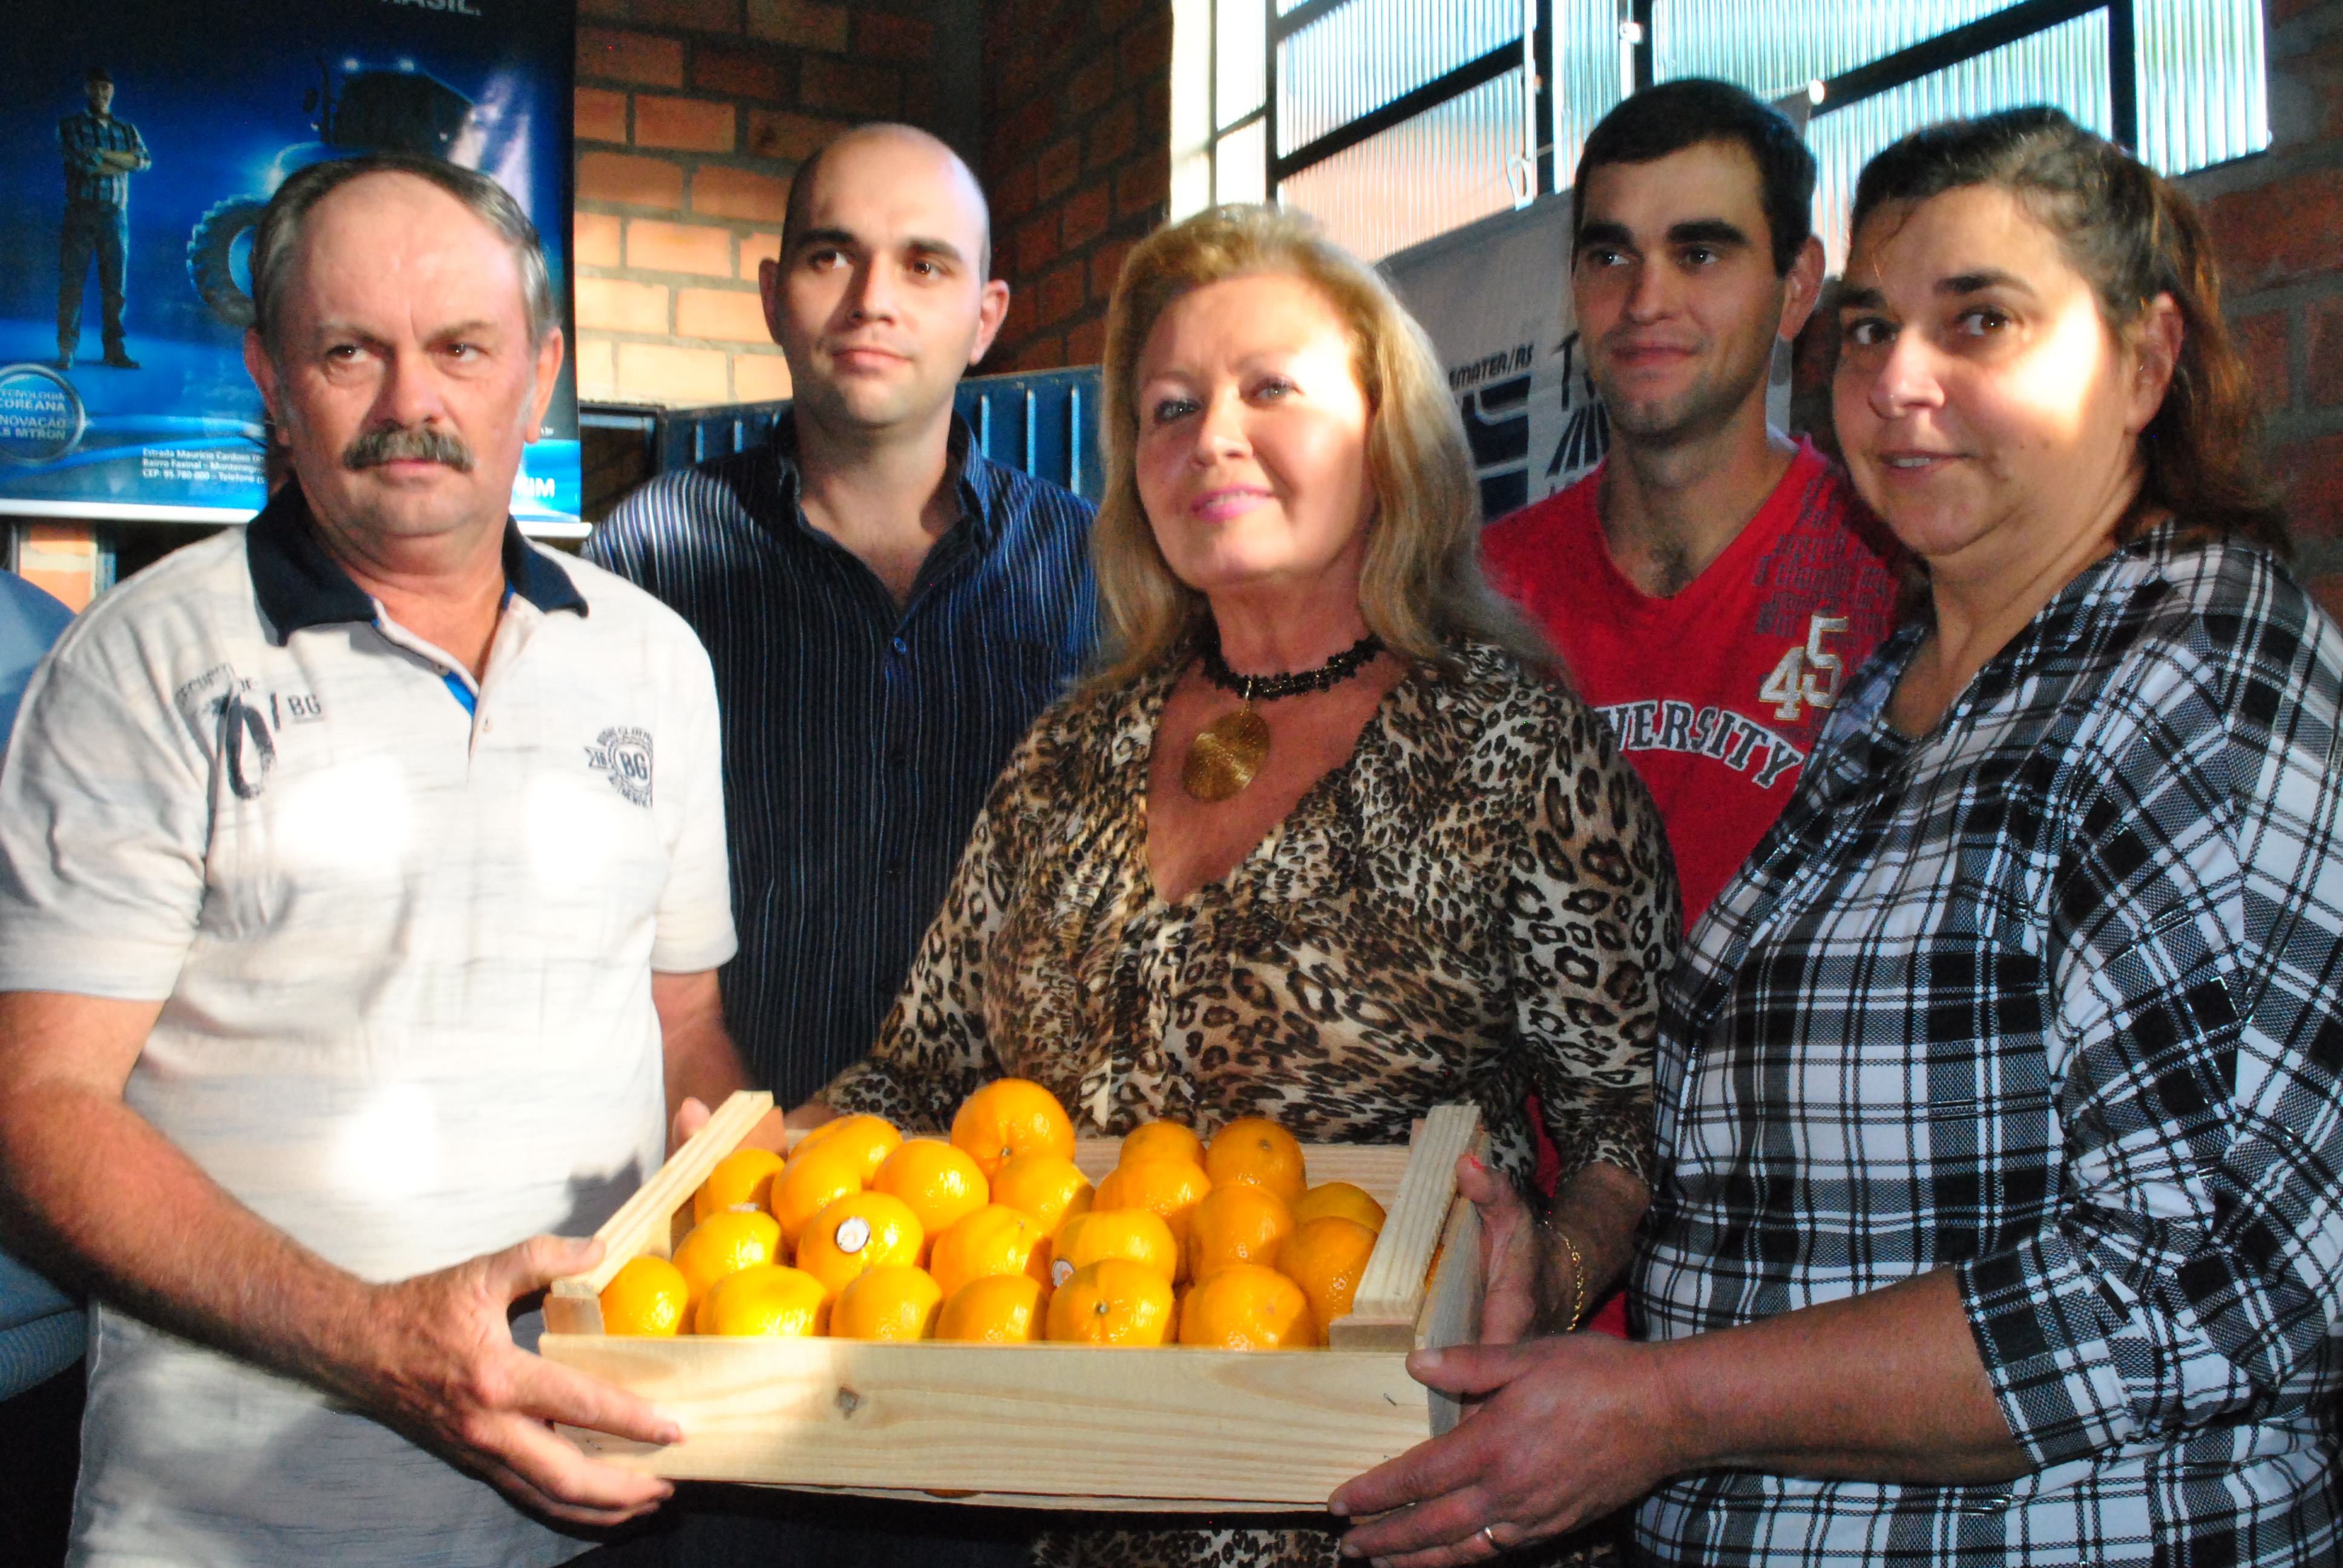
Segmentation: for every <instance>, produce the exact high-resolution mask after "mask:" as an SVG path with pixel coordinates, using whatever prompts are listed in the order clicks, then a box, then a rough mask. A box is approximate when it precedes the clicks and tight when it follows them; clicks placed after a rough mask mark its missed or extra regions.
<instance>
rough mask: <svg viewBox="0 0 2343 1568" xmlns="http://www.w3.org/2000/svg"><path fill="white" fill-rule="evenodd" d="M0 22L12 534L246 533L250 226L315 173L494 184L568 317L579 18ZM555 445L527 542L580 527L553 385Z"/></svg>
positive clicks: (258, 444)
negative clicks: (407, 159)
mask: <svg viewBox="0 0 2343 1568" xmlns="http://www.w3.org/2000/svg"><path fill="white" fill-rule="evenodd" d="M8 11H9V15H8V31H9V34H10V35H11V36H10V40H9V43H10V49H9V64H8V65H7V66H6V77H5V88H6V90H5V92H4V93H0V513H15V514H17V515H20V516H21V515H32V516H53V517H83V518H157V519H168V518H184V519H186V520H205V521H215V522H226V521H241V520H243V519H245V518H248V517H250V516H251V514H253V513H254V512H256V511H257V510H259V508H260V507H261V505H262V504H263V502H264V501H265V500H266V485H265V481H264V478H263V464H262V459H263V456H264V450H263V436H262V428H261V406H260V397H259V394H258V393H257V392H256V390H255V389H254V387H253V385H252V382H251V379H250V377H247V376H246V374H245V369H244V359H243V338H244V327H245V324H246V322H247V321H248V320H249V319H250V312H251V302H250V300H249V298H248V297H247V294H246V290H247V289H248V288H249V286H250V282H251V276H250V272H249V270H248V266H249V264H248V256H249V252H250V249H251V240H252V226H253V224H254V223H255V222H256V220H257V219H258V217H259V215H260V210H261V207H262V206H263V205H264V204H265V203H266V201H267V199H268V196H269V195H270V193H271V192H273V191H274V190H275V189H276V188H277V185H278V184H279V183H281V182H282V181H283V180H284V178H285V177H286V176H287V175H289V174H290V173H292V172H293V171H294V170H296V169H297V168H300V167H303V166H307V165H308V164H312V163H317V162H321V161H324V160H327V159H330V158H339V157H349V156H356V155H357V154H359V153H363V152H367V151H373V150H377V149H395V150H398V151H404V152H412V153H420V154H424V155H426V156H434V157H443V158H446V159H447V160H448V161H449V162H452V163H458V164H461V165H463V166H466V167H468V168H476V169H478V170H480V171H482V172H483V173H485V174H488V175H489V176H492V177H493V178H495V179H496V180H497V181H498V183H499V184H500V185H502V186H504V187H505V188H506V189H507V190H508V191H510V192H511V193H512V195H513V196H514V197H515V198H516V199H517V200H518V201H519V203H520V204H521V206H523V207H524V208H526V209H527V210H528V214H529V216H531V217H533V218H534V219H535V220H536V221H537V224H538V230H539V232H540V233H541V234H542V235H543V236H544V241H545V249H546V260H547V262H548V265H549V266H550V267H551V269H552V273H553V278H554V286H555V291H556V295H557V297H558V298H559V299H561V300H562V301H563V302H564V311H565V316H566V315H567V314H568V303H567V302H568V299H569V297H570V286H569V273H570V269H569V256H568V242H569V206H570V177H571V157H570V83H571V74H572V71H573V69H574V60H575V48H576V43H575V35H576V24H575V19H574V14H573V12H572V9H571V7H569V6H568V5H555V4H548V3H546V0H237V3H236V5H234V6H233V7H232V8H227V9H223V8H221V7H216V6H208V5H152V6H138V7H136V8H131V7H124V6H119V5H90V4H88V3H87V0H81V3H78V4H74V3H68V0H11V4H10V5H9V7H8ZM101 85H103V88H104V90H103V91H101ZM101 98H103V99H104V100H105V101H104V102H103V103H102V104H101V102H100V99H101ZM101 108H102V109H103V111H104V112H103V113H102V114H101V113H99V112H98V111H99V110H100V109H101ZM568 337H569V339H570V341H571V342H573V343H574V342H575V341H576V333H575V331H574V329H573V330H572V331H570V332H569V334H568ZM546 428H547V438H545V439H543V440H540V441H539V442H538V444H536V445H535V446H533V447H529V448H528V457H527V458H526V460H525V462H524V464H523V467H522V471H521V473H520V475H519V476H518V477H517V478H516V479H515V481H514V484H513V515H514V516H515V517H516V518H519V519H520V520H521V522H522V523H523V524H524V525H528V524H531V523H536V524H540V525H543V524H557V525H558V524H559V523H562V522H568V521H574V520H575V518H576V516H577V513H578V506H579V479H578V395H577V384H576V379H575V377H574V375H573V374H572V372H571V368H570V367H569V366H568V364H567V363H565V364H564V365H563V367H562V372H561V383H560V385H559V386H558V387H557V388H556V390H555V395H554V399H553V404H552V407H551V408H550V409H549V410H548V413H547V416H546Z"/></svg>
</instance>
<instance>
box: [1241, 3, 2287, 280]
mask: <svg viewBox="0 0 2343 1568" xmlns="http://www.w3.org/2000/svg"><path fill="white" fill-rule="evenodd" d="M1298 4H1300V0H1276V8H1277V11H1278V14H1279V15H1284V14H1285V13H1287V12H1289V11H1291V10H1292V9H1294V8H1295V6H1296V5H1298ZM1551 4H1552V10H1553V31H1552V37H1553V41H1554V53H1553V59H1552V71H1553V78H1554V80H1553V86H1554V120H1553V126H1552V136H1553V144H1554V183H1555V184H1556V185H1557V186H1566V185H1567V184H1568V183H1569V181H1570V179H1571V176H1572V173H1573V170H1574V167H1575V166H1576V163H1577V160H1578V155H1579V151H1580V149H1581V147H1582V146H1584V140H1585V136H1586V134H1587V132H1588V131H1589V130H1590V129H1591V128H1592V127H1593V126H1594V123H1595V122H1596V121H1597V120H1599V119H1600V118H1601V117H1602V116H1604V114H1605V113H1607V112H1608V111H1609V110H1610V109H1611V108H1612V107H1613V106H1614V105H1615V104H1616V103H1617V102H1618V101H1619V98H1620V96H1621V84H1622V77H1623V71H1622V65H1621V55H1620V44H1619V19H1620V15H1621V6H1620V5H1619V4H1618V3H1617V0H1551ZM2008 8H2009V6H2008V5H2007V3H2006V0H1896V4H1881V5H1872V4H1849V3H1848V0H1655V4H1654V6H1653V26H1652V39H1651V48H1652V69H1653V73H1654V79H1656V80H1660V81H1665V80H1668V79H1670V78H1673V77H1679V76H1693V75H1701V76H1720V77H1723V78H1725V80H1728V81H1733V82H1738V83H1740V84H1741V85H1743V86H1745V87H1747V88H1749V89H1750V90H1751V91H1752V92H1754V93H1755V94H1757V95H1759V96H1760V97H1765V98H1776V97H1779V96H1781V95H1785V94H1786V93H1789V92H1792V91H1795V90H1796V89H1797V88H1799V87H1801V86H1803V85H1805V84H1806V83H1808V82H1810V81H1818V80H1827V79H1828V78H1831V77H1834V76H1836V75H1841V74H1843V73H1845V72H1847V71H1851V70H1854V69H1855V68H1856V67H1859V66H1863V65H1869V64H1871V63H1873V62H1875V61H1877V60H1880V59H1883V58H1885V57H1886V56H1888V55H1894V54H1896V52H1897V51H1899V50H1902V49H1906V48H1909V47H1911V46H1913V45H1918V44H1922V43H1925V42H1926V41H1927V40H1928V39H1931V38H1934V37H1936V36H1938V35H1942V34H1944V33H1946V32H1949V31H1951V30H1952V29H1954V28H1956V27H1959V26H1961V25H1965V24H1967V23H1971V22H1975V21H1977V20H1979V19H1980V18H1982V17H1985V16H1987V15H1992V14H1994V13H1996V12H1999V11H2003V10H2006V9H2008ZM2133 11H2134V16H2135V29H2136V33H2135V35H2136V43H2137V87H2138V91H2137V101H2138V106H2139V143H2140V147H2139V151H2140V153H2141V156H2143V157H2144V158H2146V159H2147V162H2148V163H2149V164H2150V165H2151V166H2155V167H2157V168H2158V169H2160V170H2162V171H2163V172H2164V173H2166V174H2169V175H2177V174H2186V173H2187V172H2189V171H2191V170H2193V169H2197V168H2202V167H2204V166H2207V165H2208V164H2214V163H2220V162H2224V161H2226V160H2227V159H2230V158H2236V157H2241V156H2245V155H2247V154H2248V153H2254V152H2258V151H2260V150H2261V149H2262V148H2264V147H2266V146H2268V144H2269V126H2268V86H2267V80H2266V76H2265V69H2264V63H2263V57H2262V6H2261V4H2260V3H2259V0H2135V4H2134V6H2133ZM1267 15H1268V7H1266V6H1260V7H1258V8H1255V6H1254V5H1253V4H1252V0H1221V3H1220V19H1219V23H1218V25H1219V28H1220V32H1221V38H1222V45H1221V46H1222V77H1221V80H1220V88H1221V94H1222V98H1221V103H1220V105H1219V109H1220V113H1219V116H1218V117H1219V119H1220V121H1221V123H1222V125H1223V126H1225V125H1227V124H1229V123H1230V122H1231V121H1232V120H1233V119H1234V118H1236V117H1237V116H1239V115H1240V114H1242V112H1243V111H1244V109H1245V108H1249V107H1251V106H1252V105H1254V104H1257V103H1258V102H1259V101H1260V91H1261V88H1260V83H1261V79H1262V64H1263V61H1262V56H1261V55H1260V54H1259V53H1258V50H1257V49H1256V47H1255V45H1257V44H1258V43H1259V41H1260V39H1261V38H1262V36H1265V27H1266V17H1267ZM1243 16H1258V17H1262V19H1263V24H1262V25H1263V29H1264V31H1263V33H1262V34H1258V35H1252V36H1251V37H1250V39H1249V41H1247V42H1246V43H1243V44H1242V45H1232V43H1231V42H1230V35H1231V34H1232V32H1233V31H1235V30H1237V28H1238V22H1239V19H1240V18H1241V17H1243ZM1522 18H1523V7H1522V5H1521V3H1520V0H1348V4H1345V5H1339V6H1337V7H1335V8H1334V9H1332V10H1331V11H1328V12H1326V13H1325V14H1324V15H1321V16H1319V17H1318V18H1317V19H1316V20H1314V21H1312V23H1310V25H1307V26H1305V27H1304V28H1302V30H1301V31H1300V32H1299V33H1297V34H1295V35H1293V36H1292V37H1291V38H1288V39H1286V40H1284V41H1283V42H1282V44H1281V45H1279V46H1278V56H1277V100H1278V101H1277V106H1276V109H1277V115H1276V119H1277V137H1278V143H1279V145H1278V146H1277V147H1276V148H1275V149H1274V151H1275V152H1276V153H1277V154H1278V155H1279V156H1285V155H1290V154H1291V153H1292V152H1293V151H1295V150H1296V149H1297V148H1300V147H1302V146H1306V145H1307V144H1309V143H1310V142H1312V140H1314V139H1316V138H1317V137H1319V136H1324V135H1326V134H1327V133H1329V132H1331V131H1334V130H1337V129H1339V128H1340V127H1341V126H1344V125H1346V124H1349V123H1351V122H1353V121H1355V120H1357V119H1359V118H1360V117H1361V116H1365V115H1368V114H1371V113H1373V111H1374V110H1376V109H1378V108H1380V107H1382V106H1384V105H1387V104H1389V103H1391V102H1393V100H1394V99H1396V98H1398V97H1400V96H1401V95H1403V94H1405V93H1407V92H1409V91H1411V90H1413V89H1414V88H1416V87H1418V86H1421V85H1423V84H1424V83H1425V82H1428V81H1430V80H1432V79H1433V78H1435V77H1437V76H1438V75H1441V74H1442V73H1443V72H1445V71H1447V70H1450V69H1453V67H1455V66H1457V65H1462V64H1463V63H1464V62H1466V61H1469V60H1472V59H1473V58H1475V57H1476V56H1478V55H1483V54H1485V53H1486V52H1487V51H1489V50H1491V49H1493V48H1497V47H1501V46H1503V45H1505V44H1506V43H1508V42H1509V41H1511V40H1513V39H1517V38H1519V37H1520V35H1521V28H1522ZM2107 35H2108V28H2107V14H2106V12H2105V10H2104V9H2101V10H2099V11H2096V12H2092V13H2089V14H2087V15H2083V16H2080V17H2077V18H2075V19H2073V20H2071V21H2068V22H2066V23H2062V24H2060V25H2057V26H2055V27H2052V28H2049V29H2047V30H2046V31H2044V32H2041V33H2037V34H2035V35H2032V36H2031V37H2028V38H2025V39H2022V40H2020V41H2019V42H2017V43H2015V44H2012V45H2006V46H2005V47H2003V48H2000V49H1996V50H1994V51H1992V52H1990V53H1988V54H1985V55H1977V56H1975V57H1973V58H1971V59H1969V60H1966V61H1964V62H1962V63H1961V64H1959V65H1955V66H1952V67H1950V68H1948V69H1946V70H1943V71H1939V72H1937V73H1936V74H1935V75H1930V76H1927V77H1926V78H1923V79H1922V80H1920V81H1917V82H1913V83H1910V84H1908V85H1905V86H1903V87H1900V88H1896V89H1895V90H1893V91H1890V92H1887V93H1883V94H1880V95H1876V96H1875V97H1872V98H1868V99H1864V100H1861V101H1859V102H1856V103H1853V104H1849V105H1845V106H1835V105H1833V104H1831V103H1829V102H1827V101H1825V103H1824V104H1822V105H1821V106H1819V107H1818V108H1817V110H1816V111H1815V116H1814V119H1813V122H1812V125H1811V127H1810V130H1809V133H1808V134H1809V137H1810V139H1811V141H1812V143H1813V146H1814V147H1815V154H1816V156H1817V157H1818V159H1819V160H1820V161H1821V163H1822V166H1823V167H1822V179H1821V188H1820V189H1819V190H1818V191H1817V193H1816V202H1815V206H1816V218H1817V228H1818V229H1819V230H1820V231H1821V232H1822V233H1823V234H1824V235H1825V243H1826V244H1827V245H1828V246H1829V247H1830V250H1831V256H1832V265H1833V266H1834V267H1835V266H1837V264H1838V262H1839V261H1840V260H1841V259H1842V257H1843V256H1844V252H1845V236H1844V234H1843V233H1842V230H1843V228H1844V221H1845V211H1846V207H1847V204H1848V202H1849V200H1850V199H1851V198H1852V196H1853V194H1854V184H1855V176H1856V175H1857V174H1858V173H1859V172H1860V171H1861V168H1862V166H1863V164H1864V161H1865V159H1867V158H1869V157H1870V156H1871V155H1872V154H1874V153H1875V152H1876V151H1878V150H1879V148H1881V147H1882V146H1885V145H1886V144H1887V143H1888V142H1890V141H1892V140H1894V139H1895V138H1896V136H1901V135H1903V134H1904V133H1905V132H1906V131H1909V130H1912V129H1914V128H1916V127H1917V126H1922V125H1926V124H1927V123H1929V122H1930V121H1932V120H1936V119H1941V118H1945V117H1946V116H1956V115H1973V114H1980V113H1985V112H1987V111H1989V110H1993V109H1998V108H2006V107H2010V106H2016V105H2019V104H2030V103H2051V104H2055V105H2056V106H2059V107H2061V108H2063V109H2065V110H2066V111H2067V112H2068V113H2069V114H2071V115H2073V116H2075V117H2076V118H2077V120H2079V121H2081V122H2083V123H2084V124H2086V125H2087V126H2091V127H2092V128H2093V129H2095V130H2098V131H2101V132H2103V133H2104V132H2107V131H2109V130H2110V129H2111V126H2110V115H2111V109H2110V105H2109V101H2108V100H2109V91H2108V67H2107ZM1245 83H1250V84H1252V85H1251V88H1250V91H1251V93H1252V96H1251V97H1250V98H1248V97H1246V96H1245V95H1244V94H1245V92H1246V91H1247V88H1246V87H1245V86H1244V84H1245ZM1522 93H1523V78H1522V75H1521V74H1520V73H1519V72H1513V73H1510V74H1508V75H1504V76H1502V77H1499V78H1497V79H1494V80H1492V81H1490V82H1488V83H1486V84H1484V85H1482V86H1479V87H1476V88H1474V89H1473V91H1472V92H1470V93H1468V94H1466V95H1463V96H1462V97H1459V98H1456V99H1453V100H1451V101H1450V102H1449V103H1447V104H1445V105H1443V106H1439V107H1437V108H1434V109H1432V110H1429V111H1427V112H1426V113H1425V114H1423V115H1422V116H1417V117H1416V118H1414V119H1413V120H1409V121H1407V122H1404V123H1403V124H1402V125H1400V126H1395V127H1393V128H1392V129H1389V130H1386V131H1383V132H1382V133H1381V134H1379V135H1377V136H1373V137H1372V138H1370V139H1369V140H1367V141H1365V142H1363V143H1361V144H1360V145H1358V146H1354V147H1352V148H1350V149H1348V150H1346V151H1344V152H1342V153H1339V154H1336V155H1335V156H1332V157H1331V158H1329V159H1327V160H1326V161H1325V162H1323V163H1321V164H1318V165H1316V166H1312V167H1311V168H1308V169H1305V170H1302V171H1301V172H1299V173H1297V174H1295V175H1292V176H1289V177H1288V178H1287V179H1286V180H1285V181H1284V182H1283V183H1282V186H1280V188H1279V190H1278V192H1277V196H1278V199H1280V200H1281V201H1283V202H1285V203H1287V204H1289V205H1292V206H1298V207H1301V208H1302V209H1303V210H1306V211H1308V212H1310V213H1312V214H1313V215H1314V216H1317V217H1318V218H1320V220H1321V221H1322V222H1324V223H1325V224H1326V225H1327V226H1328V228H1329V229H1330V230H1331V231H1332V233H1333V235H1334V236H1335V237H1336V238H1338V239H1340V240H1341V241H1342V243H1343V244H1345V245H1347V246H1351V247H1352V248H1353V249H1354V250H1356V251H1358V252H1359V253H1360V254H1361V255H1363V256H1368V257H1371V258H1373V257H1380V256H1384V255H1387V254H1389V253H1390V252H1392V251H1393V250H1396V249H1400V248H1403V247H1404V246H1409V245H1412V244H1414V243H1416V242H1418V241H1420V240H1423V239H1426V238H1429V237H1431V236H1433V235H1435V234H1439V233H1442V232H1443V231H1444V230H1446V229H1450V228H1453V227H1457V226H1461V225H1463V224H1465V223H1469V222H1471V221H1473V219H1475V218H1478V217H1482V216H1486V215H1487V214H1489V213H1492V212H1497V211H1502V210H1503V209H1504V208H1505V207H1506V206H1510V205H1512V203H1513V188H1512V186H1511V185H1510V184H1509V182H1508V180H1507V177H1506V165H1507V161H1508V160H1509V159H1511V158H1513V157H1514V156H1517V155H1518V154H1519V153H1520V151H1521V147H1520V141H1521V136H1520V132H1519V129H1518V126H1519V116H1520V115H1521V113H1522V96H1521V95H1522ZM1238 136H1240V137H1242V138H1243V139H1242V142H1239V141H1236V140H1234V139H1232V142H1231V144H1230V145H1229V146H1227V147H1226V148H1224V149H1223V152H1222V165H1221V166H1222V186H1221V190H1222V199H1224V200H1226V199H1231V198H1232V196H1235V197H1239V198H1242V196H1250V195H1251V194H1252V189H1251V186H1250V184H1249V183H1246V182H1244V181H1233V182H1232V179H1231V178H1230V165H1231V161H1232V159H1242V160H1253V159H1259V160H1261V161H1262V162H1263V163H1265V162H1266V159H1267V156H1268V154H1269V152H1270V151H1271V150H1272V149H1268V148H1266V147H1264V146H1262V144H1261V141H1260V133H1259V130H1258V127H1257V126H1255V127H1247V128H1246V129H1245V130H1244V131H1242V132H1240V133H1238Z"/></svg>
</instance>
